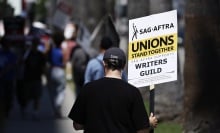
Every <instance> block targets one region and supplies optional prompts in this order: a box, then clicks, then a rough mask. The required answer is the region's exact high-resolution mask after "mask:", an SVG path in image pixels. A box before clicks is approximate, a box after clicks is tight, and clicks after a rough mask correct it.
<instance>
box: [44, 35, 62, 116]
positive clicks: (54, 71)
mask: <svg viewBox="0 0 220 133" xmlns="http://www.w3.org/2000/svg"><path fill="white" fill-rule="evenodd" d="M52 39H53V41H54V45H53V47H52V48H51V50H50V53H49V73H48V74H49V75H48V89H49V94H50V99H51V103H52V107H53V110H54V113H55V116H56V117H58V118H60V117H62V113H61V106H62V104H63V101H64V97H65V87H66V76H65V75H66V73H65V62H64V58H63V56H64V53H63V51H62V48H61V44H62V41H63V40H64V37H63V34H59V33H54V34H53V36H52Z"/></svg>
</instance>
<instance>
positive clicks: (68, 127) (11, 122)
mask: <svg viewBox="0 0 220 133" xmlns="http://www.w3.org/2000/svg"><path fill="white" fill-rule="evenodd" d="M14 99H15V100H14V101H15V102H14V106H13V109H12V111H11V114H10V117H9V118H8V120H6V123H5V129H4V133H82V131H75V130H74V129H73V126H72V121H71V120H70V119H69V118H68V117H67V115H68V113H69V111H70V109H71V107H72V105H73V103H74V100H75V96H74V93H73V90H72V88H70V86H67V87H66V96H65V100H64V104H63V107H62V114H63V116H64V117H63V118H55V117H54V116H53V110H52V106H51V104H50V101H49V95H48V91H47V88H44V91H43V96H42V99H41V109H40V112H39V120H33V119H32V117H31V106H29V107H28V111H29V112H28V117H27V118H25V119H22V118H21V115H20V111H19V106H18V104H17V102H16V98H14Z"/></svg>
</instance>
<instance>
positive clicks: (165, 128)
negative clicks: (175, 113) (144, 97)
mask: <svg viewBox="0 0 220 133" xmlns="http://www.w3.org/2000/svg"><path fill="white" fill-rule="evenodd" d="M144 104H145V107H146V109H147V112H148V113H149V111H150V110H149V102H148V101H145V102H144ZM154 133H182V126H181V124H178V123H176V122H166V121H164V122H160V121H159V123H158V126H157V128H155V129H154Z"/></svg>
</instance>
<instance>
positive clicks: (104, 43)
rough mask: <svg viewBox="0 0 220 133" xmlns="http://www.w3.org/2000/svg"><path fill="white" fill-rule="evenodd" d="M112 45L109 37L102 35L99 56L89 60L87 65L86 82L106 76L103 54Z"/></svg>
mask: <svg viewBox="0 0 220 133" xmlns="http://www.w3.org/2000/svg"><path fill="white" fill-rule="evenodd" d="M112 46H113V42H112V40H111V39H110V38H109V37H107V36H104V37H102V39H101V41H100V45H99V47H100V48H99V54H98V56H96V57H95V58H92V59H91V60H90V61H89V62H88V65H87V67H86V71H85V76H84V78H85V81H84V84H86V83H88V82H91V81H93V80H97V79H100V78H102V77H104V75H105V73H104V68H103V64H102V59H103V55H104V53H105V51H106V50H107V49H108V48H110V47H112Z"/></svg>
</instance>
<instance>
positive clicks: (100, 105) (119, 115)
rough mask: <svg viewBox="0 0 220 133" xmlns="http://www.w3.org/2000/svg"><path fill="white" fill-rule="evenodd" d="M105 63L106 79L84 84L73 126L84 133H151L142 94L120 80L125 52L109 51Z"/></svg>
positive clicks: (124, 61) (75, 108) (118, 50)
mask: <svg viewBox="0 0 220 133" xmlns="http://www.w3.org/2000/svg"><path fill="white" fill-rule="evenodd" d="M103 63H104V69H105V77H103V78H101V79H98V80H95V81H92V82H89V83H88V84H85V86H84V87H83V89H82V91H81V92H80V93H79V96H78V97H77V99H76V101H75V103H74V105H73V107H72V109H71V111H70V113H69V115H68V117H69V118H70V119H72V120H73V127H74V128H75V129H76V130H84V132H85V133H142V132H143V133H148V132H149V130H150V122H149V118H148V114H147V111H146V109H145V106H144V102H143V99H142V96H141V93H140V91H139V90H138V88H136V87H134V86H132V85H131V84H129V83H128V82H126V81H124V80H122V79H121V75H122V70H123V69H124V66H125V63H126V56H125V53H124V52H123V51H122V50H121V49H120V48H114V47H113V48H110V49H108V50H107V51H106V52H105V54H104V57H103ZM154 119H155V120H154V123H153V126H156V125H157V119H156V118H155V117H154Z"/></svg>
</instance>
